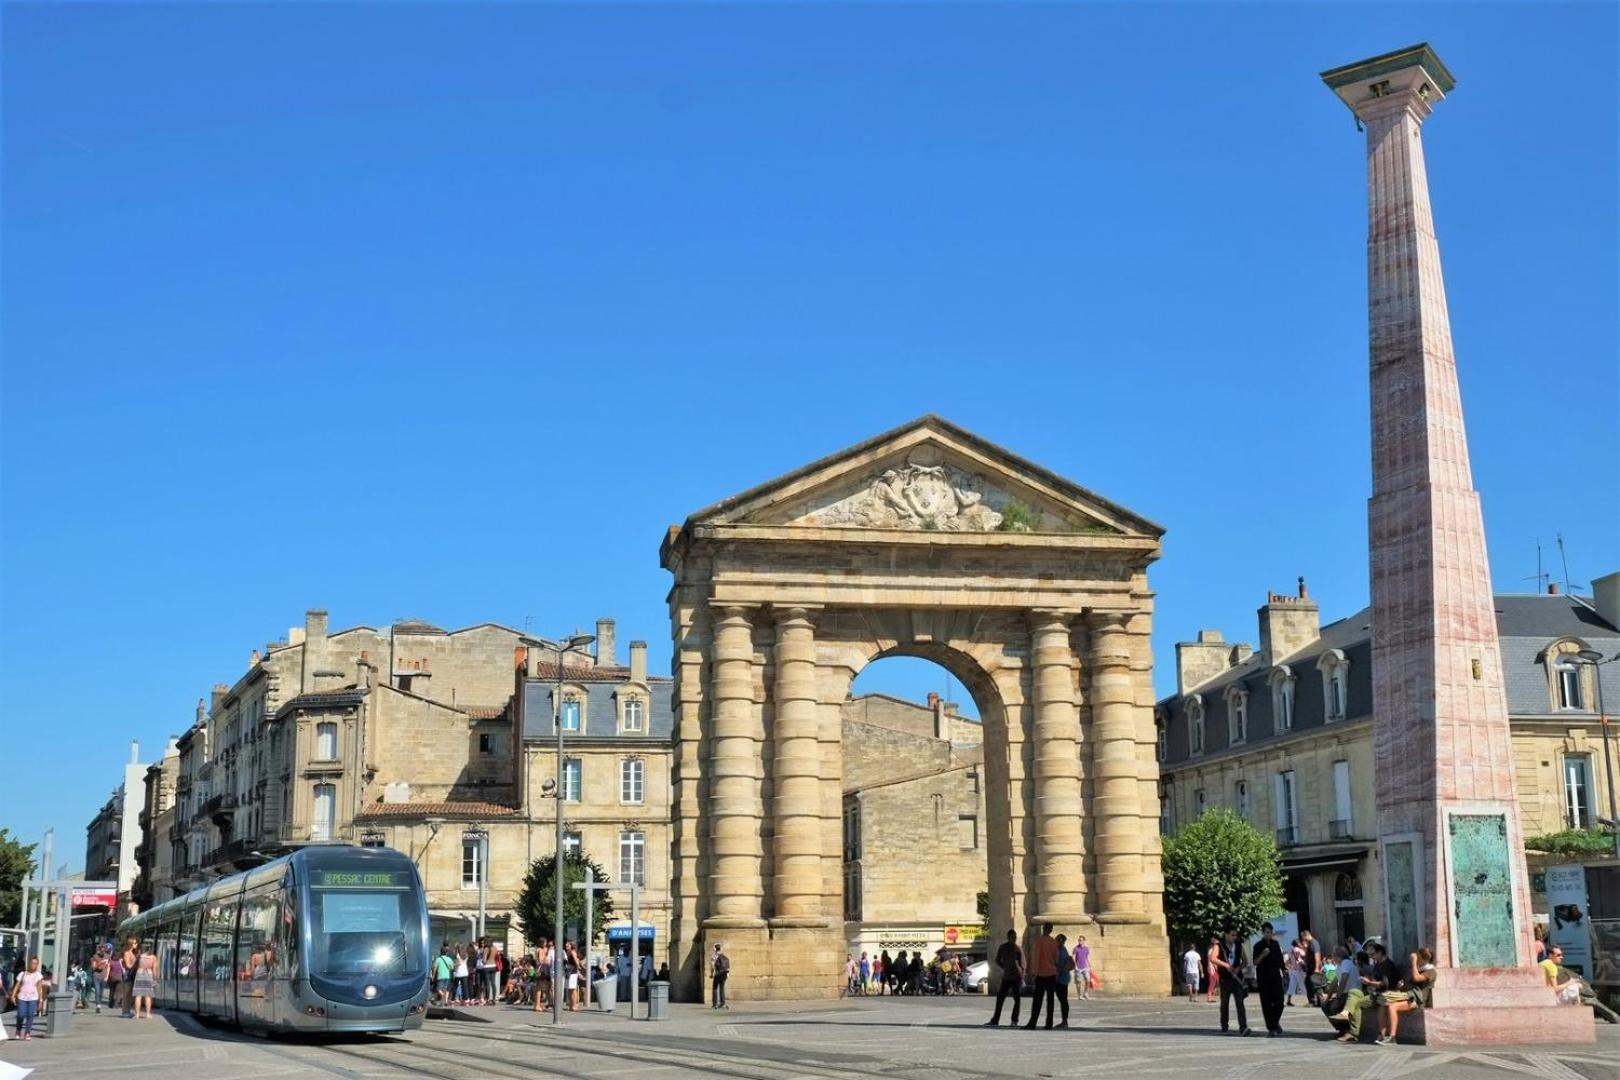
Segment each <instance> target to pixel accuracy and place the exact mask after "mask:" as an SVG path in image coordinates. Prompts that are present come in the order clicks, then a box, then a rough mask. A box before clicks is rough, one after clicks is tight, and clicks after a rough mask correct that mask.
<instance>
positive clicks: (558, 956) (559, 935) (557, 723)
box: [551, 634, 596, 1024]
mask: <svg viewBox="0 0 1620 1080" xmlns="http://www.w3.org/2000/svg"><path fill="white" fill-rule="evenodd" d="M595 640H596V638H595V637H594V636H593V635H591V634H575V635H574V636H573V637H570V638H564V639H562V643H561V644H559V645H558V646H557V681H556V685H555V687H554V688H553V690H552V693H551V726H552V727H553V728H555V729H556V732H557V855H556V862H555V863H554V864H553V865H552V872H551V873H552V887H553V888H554V889H556V892H557V925H556V928H555V932H554V933H553V934H552V937H551V1022H552V1023H553V1024H560V1023H562V999H563V995H564V994H565V993H567V990H566V983H565V982H564V977H563V803H564V802H565V801H566V799H565V796H566V795H567V786H566V785H567V780H568V776H567V772H566V766H567V763H566V762H565V761H564V759H563V722H562V687H563V659H564V658H565V657H566V656H567V655H568V654H569V653H571V652H573V651H574V650H576V649H583V648H584V647H585V646H587V645H589V644H590V643H591V642H593V641H595Z"/></svg>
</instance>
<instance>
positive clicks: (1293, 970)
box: [1283, 941, 1305, 1006]
mask: <svg viewBox="0 0 1620 1080" xmlns="http://www.w3.org/2000/svg"><path fill="white" fill-rule="evenodd" d="M1284 963H1286V964H1287V965H1288V991H1287V995H1286V997H1285V998H1284V999H1283V1004H1284V1005H1285V1006H1291V1005H1293V1004H1294V995H1295V994H1302V993H1304V992H1305V947H1304V946H1303V945H1301V944H1300V943H1299V942H1298V941H1295V942H1294V943H1293V944H1291V945H1289V946H1288V955H1287V956H1286V957H1284Z"/></svg>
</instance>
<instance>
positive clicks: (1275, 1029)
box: [1182, 922, 1435, 1045]
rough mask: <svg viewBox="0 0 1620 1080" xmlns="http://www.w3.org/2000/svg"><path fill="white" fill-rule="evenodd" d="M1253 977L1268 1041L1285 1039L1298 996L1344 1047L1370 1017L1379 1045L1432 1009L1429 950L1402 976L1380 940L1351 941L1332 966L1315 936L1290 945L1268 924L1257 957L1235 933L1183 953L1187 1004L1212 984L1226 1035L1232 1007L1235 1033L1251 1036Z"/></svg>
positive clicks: (1423, 950)
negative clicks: (1337, 1030) (1417, 1013)
mask: <svg viewBox="0 0 1620 1080" xmlns="http://www.w3.org/2000/svg"><path fill="white" fill-rule="evenodd" d="M1251 972H1252V975H1253V981H1254V986H1255V991H1256V993H1257V994H1258V995H1259V998H1260V1015H1261V1019H1262V1020H1263V1021H1264V1023H1265V1028H1266V1034H1267V1035H1268V1036H1271V1037H1275V1036H1278V1035H1281V1034H1282V1031H1283V1029H1282V1017H1283V1010H1284V1009H1286V1008H1287V1007H1289V1006H1291V1005H1293V1004H1294V997H1295V996H1296V995H1300V994H1303V995H1304V996H1305V1000H1306V1002H1307V1003H1308V1004H1310V1005H1312V1006H1316V1007H1319V1008H1321V1010H1322V1011H1323V1013H1324V1014H1325V1015H1326V1016H1327V1017H1328V1019H1329V1021H1331V1022H1332V1023H1333V1024H1334V1026H1335V1027H1340V1026H1341V1025H1342V1029H1343V1030H1342V1033H1341V1034H1340V1035H1339V1041H1341V1042H1359V1041H1360V1039H1361V1032H1362V1028H1363V1026H1364V1023H1365V1017H1366V1014H1367V1013H1368V1012H1374V1011H1376V1013H1377V1015H1378V1016H1379V1035H1378V1040H1377V1041H1378V1043H1379V1044H1380V1045H1389V1044H1392V1043H1394V1041H1395V1038H1396V1033H1397V1032H1398V1031H1399V1028H1400V1018H1401V1015H1402V1014H1403V1013H1407V1012H1410V1011H1412V1010H1413V1009H1421V1008H1424V1007H1426V1006H1427V1005H1428V1004H1429V1000H1430V995H1431V992H1432V991H1433V989H1434V981H1435V967H1434V954H1433V952H1432V951H1430V949H1429V948H1428V947H1427V946H1424V947H1421V948H1419V949H1418V950H1417V951H1416V952H1414V953H1412V955H1411V958H1410V963H1409V965H1408V967H1407V968H1406V972H1407V974H1405V975H1404V976H1403V974H1402V972H1401V970H1400V969H1399V968H1398V967H1397V966H1396V965H1395V963H1394V962H1393V961H1391V960H1390V958H1389V956H1388V954H1387V952H1386V950H1385V948H1384V946H1383V945H1382V944H1380V943H1378V942H1372V943H1370V944H1368V945H1367V946H1366V947H1365V948H1363V947H1362V946H1361V945H1360V943H1358V942H1356V941H1355V939H1353V938H1352V939H1349V940H1348V941H1347V942H1346V943H1345V944H1344V945H1341V946H1339V948H1338V949H1337V950H1336V952H1335V955H1334V957H1333V958H1332V959H1331V960H1326V961H1324V960H1323V958H1322V953H1321V950H1320V947H1319V946H1318V944H1317V943H1316V941H1315V939H1314V938H1312V937H1311V933H1310V931H1308V930H1307V931H1304V932H1302V933H1301V934H1300V936H1299V938H1298V939H1297V940H1295V941H1293V942H1291V943H1290V944H1288V945H1286V946H1285V945H1284V944H1283V943H1282V941H1281V940H1279V939H1278V937H1277V934H1276V930H1275V928H1274V927H1273V926H1272V925H1271V924H1270V923H1269V922H1268V923H1264V924H1262V925H1261V927H1260V940H1259V941H1257V942H1255V945H1254V950H1253V955H1252V956H1251V955H1250V952H1249V949H1248V948H1247V947H1246V946H1245V945H1244V943H1243V942H1242V941H1241V940H1240V939H1239V938H1238V935H1237V931H1235V930H1227V931H1226V932H1225V933H1224V934H1222V935H1220V936H1218V937H1212V938H1211V939H1210V942H1209V946H1208V950H1207V951H1206V952H1204V953H1202V954H1201V953H1200V952H1199V950H1198V949H1197V948H1195V947H1193V946H1188V948H1187V951H1186V952H1185V953H1183V954H1182V982H1183V984H1184V986H1185V988H1186V993H1187V1000H1188V1001H1196V1000H1197V999H1198V987H1199V984H1200V979H1201V978H1202V979H1203V980H1204V982H1205V983H1206V984H1207V986H1208V991H1207V993H1208V996H1207V997H1206V999H1205V1000H1206V1001H1209V1000H1214V997H1215V995H1216V994H1217V993H1219V996H1220V1003H1221V1013H1220V1023H1221V1030H1222V1031H1225V1032H1229V1031H1231V1030H1232V1028H1231V1013H1232V1011H1233V1009H1234V1007H1235V1011H1236V1012H1237V1033H1238V1034H1239V1035H1249V1034H1251V1031H1250V1028H1249V1017H1248V1010H1247V1009H1246V1008H1245V999H1246V998H1247V997H1248V995H1249V979H1250V973H1251Z"/></svg>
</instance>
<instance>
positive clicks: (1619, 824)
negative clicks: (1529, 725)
mask: <svg viewBox="0 0 1620 1080" xmlns="http://www.w3.org/2000/svg"><path fill="white" fill-rule="evenodd" d="M1575 659H1577V660H1579V661H1580V662H1581V663H1583V664H1587V665H1590V667H1591V668H1592V681H1593V682H1595V683H1597V707H1598V727H1599V729H1600V730H1601V731H1602V733H1603V779H1604V782H1605V783H1606V784H1607V785H1608V788H1609V828H1610V829H1611V830H1612V831H1613V832H1614V854H1615V857H1616V858H1620V813H1616V812H1615V794H1614V761H1613V759H1612V758H1611V757H1610V754H1609V714H1608V713H1606V712H1604V711H1603V665H1605V664H1612V663H1614V662H1615V661H1616V660H1620V653H1615V654H1614V655H1613V656H1611V657H1609V658H1608V659H1607V660H1605V659H1604V658H1603V654H1602V653H1600V652H1598V651H1597V650H1596V649H1582V650H1581V651H1580V652H1578V653H1576V654H1575Z"/></svg>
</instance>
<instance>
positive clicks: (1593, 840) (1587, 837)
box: [1524, 829, 1614, 855]
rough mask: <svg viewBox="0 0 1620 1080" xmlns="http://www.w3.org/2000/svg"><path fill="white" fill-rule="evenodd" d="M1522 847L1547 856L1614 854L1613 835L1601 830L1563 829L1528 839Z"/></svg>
mask: <svg viewBox="0 0 1620 1080" xmlns="http://www.w3.org/2000/svg"><path fill="white" fill-rule="evenodd" d="M1524 846H1525V848H1527V849H1528V850H1530V851H1545V852H1546V853H1547V854H1549V855H1610V854H1613V852H1614V835H1613V834H1612V833H1606V832H1604V831H1603V830H1602V829H1565V830H1564V831H1563V832H1555V833H1546V834H1545V835H1542V836H1532V837H1529V838H1527V839H1526V840H1525V842H1524Z"/></svg>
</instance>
